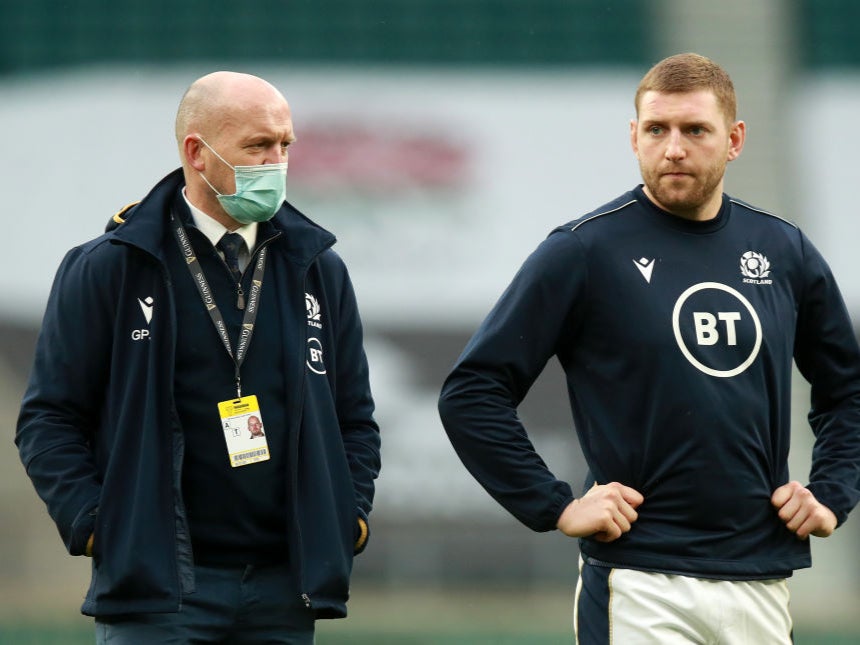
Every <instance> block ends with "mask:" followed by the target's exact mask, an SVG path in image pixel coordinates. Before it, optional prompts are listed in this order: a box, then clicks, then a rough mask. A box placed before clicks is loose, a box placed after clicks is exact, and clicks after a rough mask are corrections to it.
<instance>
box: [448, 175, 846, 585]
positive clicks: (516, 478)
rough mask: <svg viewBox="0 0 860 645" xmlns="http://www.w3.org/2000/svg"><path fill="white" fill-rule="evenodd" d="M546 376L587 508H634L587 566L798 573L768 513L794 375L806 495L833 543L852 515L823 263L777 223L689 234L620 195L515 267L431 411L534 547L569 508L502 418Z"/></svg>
mask: <svg viewBox="0 0 860 645" xmlns="http://www.w3.org/2000/svg"><path fill="white" fill-rule="evenodd" d="M552 356H556V357H557V358H558V360H559V361H560V363H561V365H562V367H563V369H564V372H565V375H566V379H567V386H568V391H569V396H570V404H571V408H572V411H573V417H574V422H575V426H576V431H577V434H578V437H579V441H580V444H581V447H582V450H583V453H584V456H585V458H586V461H587V463H588V466H589V470H590V476H589V480H588V481H587V482H586V488H587V487H590V485H591V484H592V483H593V482H594V481H596V482H598V483H601V484H605V483H609V482H612V481H617V482H621V483H622V484H625V485H627V486H631V487H633V488H635V489H636V490H638V491H639V492H640V493H642V495H643V496H644V498H645V501H644V502H643V504H642V505H641V506H640V507H639V508H638V509H637V510H638V513H639V518H638V520H637V521H636V522H635V523H634V524H633V527H632V529H631V531H630V532H629V533H627V534H625V535H623V536H622V537H621V538H620V539H618V540H616V541H614V542H611V543H608V544H603V543H599V542H597V541H595V540H592V539H588V538H585V539H583V540H582V541H581V551H582V553H583V555H584V556H585V557H587V558H591V559H592V560H593V561H594V562H597V563H604V564H608V565H612V566H621V567H629V568H638V569H644V570H651V571H667V572H676V573H683V574H688V575H695V576H699V577H715V578H726V579H738V578H770V577H784V576H787V575H790V573H791V571H792V570H794V569H797V568H801V567H807V566H809V565H810V555H809V543H808V541H801V540H799V539H798V538H797V537H796V536H794V535H793V534H792V533H791V532H789V531H788V530H787V529H786V528H785V526H784V525H783V523H782V522H781V521H780V519H779V518H778V517H777V513H776V510H775V509H774V508H773V507H772V505H771V503H770V497H771V495H772V493H773V491H774V490H775V489H776V488H777V487H779V486H780V485H782V484H784V483H786V482H787V481H788V479H789V472H788V464H787V457H788V452H789V441H790V434H791V431H790V424H791V379H792V360H793V359H794V360H795V361H796V363H797V366H798V368H799V369H800V371H801V373H802V374H803V375H804V377H806V378H807V379H808V380H809V381H810V382H811V384H812V410H811V412H810V423H811V426H812V430H813V431H814V432H815V433H816V436H817V439H816V443H815V448H814V455H813V465H812V470H811V474H810V478H809V484H808V486H809V488H810V490H812V492H813V493H814V494H815V496H816V498H817V499H818V500H819V501H820V502H822V503H824V504H825V505H827V506H828V507H829V508H830V509H832V510H833V511H834V513H835V514H836V516H837V519H838V520H839V522H840V523H842V522H844V520H845V518H846V517H847V515H848V512H849V511H850V510H851V509H852V508H853V507H854V505H855V504H856V503H857V501H858V497H860V493H858V488H860V350H858V345H857V341H856V338H855V336H854V332H853V329H852V325H851V322H850V320H849V317H848V313H847V311H846V308H845V305H844V303H843V300H842V297H841V295H840V293H839V290H838V288H837V286H836V283H835V281H834V278H833V276H832V275H831V272H830V270H829V268H828V267H827V265H826V263H825V262H824V260H823V259H822V257H821V256H820V254H819V253H818V252H817V251H816V249H815V248H814V247H813V246H812V244H811V243H810V242H809V241H808V240H807V238H806V237H805V236H804V235H803V234H802V233H801V232H800V231H799V230H798V228H797V227H796V226H794V225H792V224H790V223H788V222H786V221H784V220H782V219H780V218H777V217H775V216H773V215H770V214H768V213H765V212H763V211H760V210H757V209H755V208H752V207H750V206H749V205H747V204H744V203H742V202H739V201H737V200H733V199H731V198H730V197H728V196H724V197H723V203H722V207H721V209H720V212H719V214H718V216H717V217H716V218H714V219H712V220H709V221H706V222H693V221H688V220H684V219H681V218H678V217H676V216H673V215H671V214H669V213H666V212H664V211H662V210H660V209H659V208H657V207H656V206H655V205H654V204H652V203H651V202H650V200H648V198H647V197H646V196H645V194H644V192H643V191H642V189H641V187H637V188H636V189H634V190H633V191H631V192H628V193H626V194H624V195H622V196H621V197H619V198H618V199H616V200H614V201H613V202H611V203H609V204H607V205H605V206H604V207H602V208H600V209H598V210H596V211H594V212H592V213H590V214H588V215H586V216H585V217H583V218H581V219H578V220H576V221H573V222H570V223H569V224H566V225H564V226H561V227H559V228H557V229H556V230H554V231H553V232H552V233H551V234H550V236H549V237H548V238H547V239H546V240H545V241H544V242H543V243H542V244H541V245H540V246H539V247H538V249H537V250H536V251H535V252H534V253H533V254H532V255H531V256H530V257H529V258H528V260H526V262H525V263H524V265H523V266H522V268H521V269H520V271H519V272H518V273H517V275H516V277H515V278H514V280H513V282H512V283H511V285H510V286H509V287H508V289H507V290H506V291H505V293H504V294H503V295H502V296H501V298H500V300H499V301H498V303H497V304H496V305H495V307H494V308H493V310H492V312H491V313H490V314H489V316H488V317H487V319H486V320H485V321H484V322H483V324H482V325H481V326H480V328H479V329H478V331H477V332H476V333H475V335H474V337H473V338H472V339H471V341H470V342H469V344H468V345H467V347H466V349H465V350H464V352H463V355H462V356H461V357H460V359H459V360H458V362H457V364H456V366H455V367H454V370H453V371H452V373H451V375H450V376H449V377H448V379H447V381H446V383H445V385H444V387H443V390H442V396H441V398H440V404H439V405H440V414H441V416H442V420H443V423H444V425H445V429H446V431H447V432H448V435H449V437H450V439H451V441H452V443H453V445H454V447H455V448H456V450H457V452H458V454H459V456H460V458H461V459H462V460H463V462H464V464H465V465H466V466H467V468H469V470H470V471H471V472H472V474H473V475H474V476H475V477H476V478H477V479H478V481H480V483H481V484H482V485H483V486H484V487H485V488H486V489H487V490H488V492H490V494H491V495H493V497H494V498H495V499H496V500H497V501H498V502H499V503H501V504H502V505H503V506H505V507H506V508H507V509H508V510H509V511H510V512H511V513H512V514H514V515H515V516H516V517H517V518H518V519H520V520H521V521H522V522H524V523H525V524H526V525H528V526H530V527H531V528H533V529H535V530H551V529H554V528H555V525H556V521H557V520H558V517H559V515H560V514H561V512H562V511H563V510H564V508H565V507H566V506H567V504H568V503H569V502H570V501H571V499H572V493H571V490H570V487H569V486H568V484H566V483H565V482H563V481H560V480H558V479H556V477H555V476H554V475H553V474H552V473H551V472H550V471H549V470H548V468H547V467H546V465H545V463H544V462H543V460H542V459H541V458H540V456H539V455H538V454H537V453H536V452H535V450H534V447H533V446H532V444H531V442H530V441H529V439H528V436H527V435H526V432H525V429H524V428H523V427H522V424H521V423H520V421H519V419H518V417H517V413H516V407H517V406H518V404H519V403H520V402H521V401H522V399H523V398H524V397H525V396H526V393H527V392H528V390H529V388H530V386H531V385H532V383H533V382H534V380H535V379H536V378H537V377H538V375H539V374H540V372H541V371H542V369H543V367H544V365H545V364H546V362H547V360H549V359H550V358H551V357H552ZM800 476H802V475H799V474H795V475H794V477H795V478H797V477H800Z"/></svg>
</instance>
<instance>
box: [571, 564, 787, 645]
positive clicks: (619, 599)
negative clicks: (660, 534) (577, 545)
mask: <svg viewBox="0 0 860 645" xmlns="http://www.w3.org/2000/svg"><path fill="white" fill-rule="evenodd" d="M788 599H789V593H788V584H787V583H786V581H785V580H784V579H780V580H709V579H704V578H692V577H688V576H681V575H671V574H665V573H652V572H648V571H635V570H633V569H612V568H609V567H601V566H594V565H589V564H585V563H583V561H582V559H580V565H579V581H578V582H577V585H576V600H575V604H574V608H573V625H574V630H575V632H576V643H577V645H655V644H657V643H659V644H660V645H682V644H683V645H689V644H690V643H698V644H700V645H706V644H707V645H717V644H719V645H791V643H792V636H791V629H792V624H791V616H790V615H789V612H788Z"/></svg>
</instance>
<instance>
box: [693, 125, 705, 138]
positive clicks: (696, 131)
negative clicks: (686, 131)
mask: <svg viewBox="0 0 860 645" xmlns="http://www.w3.org/2000/svg"><path fill="white" fill-rule="evenodd" d="M690 134H692V135H693V136H694V137H700V136H702V135H703V134H705V128H703V127H702V126H700V125H694V126H693V127H692V128H690Z"/></svg>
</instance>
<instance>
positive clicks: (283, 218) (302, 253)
mask: <svg viewBox="0 0 860 645" xmlns="http://www.w3.org/2000/svg"><path fill="white" fill-rule="evenodd" d="M184 184H185V178H184V176H183V174H182V169H181V168H177V169H176V170H174V171H173V172H171V173H170V174H169V175H167V176H166V177H164V179H162V180H161V181H159V182H158V183H157V184H156V185H155V186H154V187H153V188H152V190H150V191H149V194H147V196H146V197H144V198H143V199H142V200H141V202H140V203H139V204H138V205H137V206H136V207H134V210H133V211H129V215H128V217H127V219H126V221H125V222H124V223H123V224H121V225H119V226H118V227H116V228H115V229H114V230H113V232H112V233H111V235H112V237H113V239H114V240H116V241H118V242H125V243H127V244H131V245H134V246H137V247H140V248H141V249H143V250H144V251H147V252H149V253H151V254H152V255H154V256H156V257H157V258H159V259H161V260H163V259H164V241H165V239H167V238H166V237H165V236H166V235H169V230H168V225H169V222H170V209H171V208H173V207H174V204H175V203H176V201H177V200H176V197H177V195H178V194H179V190H180V189H181V188H182V186H183V185H184ZM179 201H181V200H179ZM183 207H184V204H183ZM177 215H179V214H178V213H177ZM179 216H180V217H181V215H179ZM269 224H270V225H271V226H272V228H273V229H274V230H275V231H279V232H281V233H282V235H280V236H279V237H278V239H277V240H276V242H275V243H277V244H279V245H280V247H281V249H282V250H283V252H284V253H286V255H287V256H288V257H289V258H290V260H291V261H293V262H295V263H296V264H299V265H302V266H305V265H308V264H310V263H311V261H312V260H313V259H314V258H315V257H316V256H317V255H319V253H320V252H322V251H324V250H325V249H327V248H329V247H330V246H332V245H333V244H334V243H335V241H336V238H335V236H334V234H332V233H330V232H329V231H327V230H326V229H324V228H323V227H321V226H320V225H318V224H316V223H315V222H313V221H312V220H310V219H309V218H308V217H306V216H305V215H304V214H303V213H301V212H300V211H299V210H298V209H297V208H295V207H294V206H293V205H292V204H290V203H289V202H285V203H284V204H283V205H282V206H281V208H280V210H279V211H278V212H277V213H275V216H274V217H273V218H272V219H271V220H270V222H269ZM261 233H262V231H261Z"/></svg>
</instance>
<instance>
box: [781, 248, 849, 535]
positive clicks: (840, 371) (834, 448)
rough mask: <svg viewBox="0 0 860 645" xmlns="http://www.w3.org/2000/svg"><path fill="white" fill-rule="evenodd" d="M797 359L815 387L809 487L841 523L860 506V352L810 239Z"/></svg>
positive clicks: (838, 296) (831, 280) (839, 298)
mask: <svg viewBox="0 0 860 645" xmlns="http://www.w3.org/2000/svg"><path fill="white" fill-rule="evenodd" d="M802 242H803V245H804V248H803V251H804V275H805V282H804V291H803V294H802V297H801V304H800V307H799V311H798V324H797V335H796V338H795V348H794V357H795V362H796V364H797V367H798V369H799V370H800V372H801V374H802V375H803V376H804V378H805V379H806V380H807V381H809V383H810V385H811V400H812V401H811V402H812V406H811V409H810V412H809V423H810V426H811V427H812V431H813V433H814V434H815V444H814V446H813V450H812V467H811V470H810V475H809V484H808V488H809V489H810V490H811V491H812V493H813V494H814V495H815V497H816V499H817V500H818V501H819V502H821V503H822V504H824V505H825V506H827V507H828V508H829V509H830V510H832V511H833V513H834V514H835V515H836V518H837V520H838V523H839V524H842V523H843V522H845V520H846V519H847V517H848V513H849V512H850V511H851V509H853V508H854V506H856V505H857V502H858V501H860V349H858V344H857V338H856V336H855V334H854V330H853V327H852V325H851V320H850V318H849V315H848V311H847V309H846V307H845V303H844V301H843V299H842V295H841V294H840V292H839V288H838V287H837V285H836V281H835V279H834V277H833V275H832V273H831V271H830V268H829V267H828V266H827V264H826V262H825V261H824V259H823V258H822V257H821V255H820V254H819V253H818V251H817V250H816V249H815V248H814V247H813V245H812V244H811V243H810V242H809V240H807V239H806V238H805V237H804V238H802Z"/></svg>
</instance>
